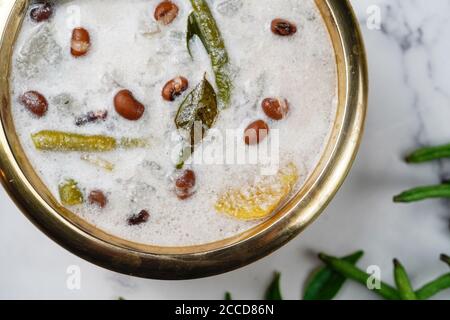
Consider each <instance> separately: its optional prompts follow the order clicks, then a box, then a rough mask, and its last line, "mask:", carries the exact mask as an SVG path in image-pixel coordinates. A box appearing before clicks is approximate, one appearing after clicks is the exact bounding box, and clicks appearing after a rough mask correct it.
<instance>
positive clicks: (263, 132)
mask: <svg viewBox="0 0 450 320" xmlns="http://www.w3.org/2000/svg"><path fill="white" fill-rule="evenodd" d="M268 133H269V126H268V125H267V123H266V122H265V121H263V120H257V121H255V122H252V123H250V124H249V125H248V127H247V128H246V129H245V131H244V141H245V143H246V144H247V145H255V144H258V143H260V142H261V141H263V140H264V139H265V138H266V137H267V135H268Z"/></svg>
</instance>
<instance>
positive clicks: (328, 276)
mask: <svg viewBox="0 0 450 320" xmlns="http://www.w3.org/2000/svg"><path fill="white" fill-rule="evenodd" d="M363 255H364V252H363V251H357V252H355V253H353V254H351V255H349V256H346V257H343V258H342V260H344V261H346V262H348V263H351V264H353V265H354V264H356V262H358V260H359V259H361V257H362V256H363ZM345 281H346V278H345V277H344V276H342V275H341V274H340V273H338V272H336V271H334V270H333V269H331V268H330V267H328V266H324V267H322V268H320V269H318V270H316V271H315V272H314V273H313V275H312V277H311V278H310V280H309V281H308V282H307V284H306V289H305V293H304V295H303V300H332V299H333V298H334V297H335V296H336V294H337V293H338V292H339V290H340V289H341V287H342V285H343V284H344V282H345Z"/></svg>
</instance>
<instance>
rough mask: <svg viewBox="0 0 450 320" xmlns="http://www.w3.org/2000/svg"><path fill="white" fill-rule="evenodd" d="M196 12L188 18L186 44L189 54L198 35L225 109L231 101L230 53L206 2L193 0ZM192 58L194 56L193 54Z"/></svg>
mask: <svg viewBox="0 0 450 320" xmlns="http://www.w3.org/2000/svg"><path fill="white" fill-rule="evenodd" d="M191 3H192V8H193V9H194V11H193V12H192V13H191V14H190V15H189V17H188V24H187V33H186V42H187V48H188V51H189V54H191V50H190V47H189V42H190V40H191V39H192V38H193V37H194V36H195V35H196V36H198V37H199V38H200V40H201V41H202V43H203V46H204V47H205V49H206V52H207V53H208V55H209V58H210V60H211V65H212V69H213V71H214V75H215V77H216V85H217V88H218V90H219V92H218V96H219V100H220V102H221V103H222V104H223V106H224V107H226V106H228V104H229V103H230V99H231V90H232V83H231V79H230V73H229V68H228V62H229V59H228V53H227V50H226V48H225V43H224V41H223V38H222V36H221V34H220V31H219V28H218V27H217V24H216V21H215V19H214V17H213V15H212V13H211V10H210V9H209V7H208V4H207V3H206V2H205V0H191ZM191 56H192V54H191Z"/></svg>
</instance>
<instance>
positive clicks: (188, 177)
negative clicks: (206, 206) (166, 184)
mask: <svg viewBox="0 0 450 320" xmlns="http://www.w3.org/2000/svg"><path fill="white" fill-rule="evenodd" d="M195 182H196V177H195V172H194V171H192V170H185V171H184V172H183V173H182V174H181V175H180V176H179V177H178V178H177V180H176V181H175V193H176V194H177V197H178V198H179V199H181V200H185V199H188V198H190V197H191V196H192V195H193V194H194V187H195Z"/></svg>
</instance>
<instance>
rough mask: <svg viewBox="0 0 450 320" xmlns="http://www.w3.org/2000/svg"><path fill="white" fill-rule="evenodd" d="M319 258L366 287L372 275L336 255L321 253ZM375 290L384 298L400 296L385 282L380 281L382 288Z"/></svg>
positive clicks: (393, 298) (395, 298) (397, 297)
mask: <svg viewBox="0 0 450 320" xmlns="http://www.w3.org/2000/svg"><path fill="white" fill-rule="evenodd" d="M319 258H320V260H322V261H323V262H324V263H325V264H326V265H327V266H329V267H330V268H332V269H333V270H335V271H336V272H338V273H340V274H341V275H343V276H344V277H347V278H349V279H353V280H355V281H356V282H359V283H361V284H362V285H363V286H365V287H366V286H367V280H368V279H369V278H370V275H369V274H367V273H365V272H364V271H362V270H360V269H358V268H357V267H355V266H354V265H353V264H351V263H349V262H347V261H344V260H342V259H339V258H336V257H331V256H328V255H325V254H323V253H321V254H319ZM373 291H374V292H375V293H377V294H379V295H380V296H382V297H383V298H386V299H389V300H398V299H399V298H400V296H399V294H398V292H397V290H396V289H395V288H393V287H391V286H390V285H388V284H386V283H384V282H380V288H379V289H374V290H373Z"/></svg>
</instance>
